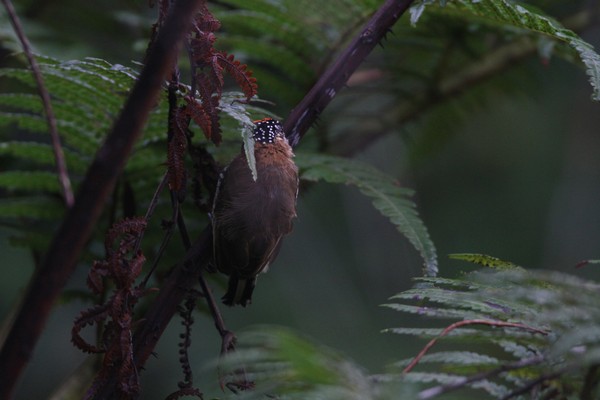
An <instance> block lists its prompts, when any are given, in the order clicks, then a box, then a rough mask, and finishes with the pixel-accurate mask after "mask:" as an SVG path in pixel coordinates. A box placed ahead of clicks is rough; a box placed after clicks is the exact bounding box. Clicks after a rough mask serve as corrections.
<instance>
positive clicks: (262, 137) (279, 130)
mask: <svg viewBox="0 0 600 400" xmlns="http://www.w3.org/2000/svg"><path fill="white" fill-rule="evenodd" d="M254 125H255V126H254V132H253V133H252V137H253V138H254V140H255V141H257V142H258V143H261V144H270V143H275V140H276V139H277V138H285V134H284V133H283V125H281V123H280V122H279V121H277V120H274V119H273V118H264V119H260V120H258V121H254Z"/></svg>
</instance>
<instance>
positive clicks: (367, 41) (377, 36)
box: [283, 0, 414, 147]
mask: <svg viewBox="0 0 600 400" xmlns="http://www.w3.org/2000/svg"><path fill="white" fill-rule="evenodd" d="M413 2H414V0H386V2H385V3H384V4H383V5H382V6H381V7H380V8H379V10H377V12H376V13H375V14H374V15H373V16H372V17H371V19H370V20H369V22H367V24H366V25H365V26H364V27H363V29H362V30H361V32H360V33H359V34H358V35H356V37H355V38H354V39H353V40H352V42H350V44H349V45H348V47H347V48H346V49H345V50H344V51H343V52H342V53H341V54H340V56H339V57H338V58H337V59H336V60H335V62H334V63H333V64H332V65H331V66H330V67H329V68H327V70H326V71H325V72H324V73H323V75H321V77H320V78H319V80H318V81H317V83H316V84H315V85H314V86H313V87H312V89H310V91H309V92H308V93H307V94H306V96H304V98H303V99H302V101H300V103H299V104H298V105H297V106H296V107H295V108H294V109H293V110H292V112H291V113H290V114H289V115H288V117H287V118H286V120H285V123H284V125H283V128H284V131H285V132H286V133H287V137H288V139H289V141H290V144H291V145H292V146H293V147H295V146H296V145H297V144H298V142H299V141H300V139H302V137H303V136H304V134H305V133H306V131H308V129H309V128H310V127H311V125H312V124H313V123H314V122H315V121H316V119H317V118H318V117H319V115H320V114H321V113H322V112H323V110H324V109H325V107H327V105H328V104H329V103H330V102H331V100H333V98H334V97H335V95H336V94H337V93H338V92H339V91H340V90H341V89H342V87H343V86H344V85H345V84H346V82H347V81H348V78H350V75H352V73H353V72H354V71H356V69H357V68H358V66H359V65H360V64H361V63H362V62H363V61H364V60H365V58H367V56H368V55H369V54H370V53H371V51H372V50H373V48H375V46H376V45H377V44H378V43H379V42H380V41H381V40H382V39H383V38H384V37H385V35H386V33H388V32H389V30H390V28H391V27H392V26H393V25H394V24H395V23H396V21H397V20H398V19H399V18H400V17H401V16H402V14H404V12H405V11H406V10H407V9H408V7H410V5H411V4H412V3H413Z"/></svg>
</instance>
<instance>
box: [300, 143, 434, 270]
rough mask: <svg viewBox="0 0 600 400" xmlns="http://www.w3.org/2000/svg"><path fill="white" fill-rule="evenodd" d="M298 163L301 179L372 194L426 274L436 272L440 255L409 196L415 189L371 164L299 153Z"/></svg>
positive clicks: (377, 206) (374, 202)
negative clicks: (329, 183) (415, 253)
mask: <svg viewBox="0 0 600 400" xmlns="http://www.w3.org/2000/svg"><path fill="white" fill-rule="evenodd" d="M296 163H297V164H298V166H299V167H300V170H301V177H302V179H305V180H309V181H317V180H324V181H326V182H331V183H343V184H346V185H353V186H356V187H357V188H358V189H359V190H360V191H361V192H362V193H363V194H365V195H366V196H368V197H370V198H371V199H372V201H373V205H374V206H375V208H376V209H377V210H379V211H380V212H381V213H382V214H383V215H384V216H386V217H388V218H389V219H390V221H391V222H392V223H393V224H394V225H396V227H397V228H398V230H399V231H400V232H401V233H402V234H403V235H404V236H405V237H406V238H407V239H408V240H409V241H410V243H411V244H412V245H413V246H414V247H415V248H416V249H417V251H418V252H419V253H420V254H421V256H422V257H423V260H424V266H425V267H424V272H425V273H424V275H426V276H435V275H436V274H437V255H436V251H435V246H434V245H433V242H432V241H431V239H430V237H429V233H428V232H427V228H426V227H425V225H424V224H423V221H422V220H421V219H420V218H419V215H418V213H417V211H416V208H415V204H414V203H413V202H412V201H411V200H409V199H408V196H410V195H411V194H412V191H410V190H408V189H404V188H401V187H400V186H399V185H398V182H397V181H396V180H395V179H393V178H392V177H390V176H387V175H385V174H383V173H381V172H380V171H378V170H376V169H375V168H373V167H371V166H370V165H368V164H364V163H360V162H358V161H355V160H349V159H345V158H341V157H333V156H324V155H315V154H298V155H297V157H296Z"/></svg>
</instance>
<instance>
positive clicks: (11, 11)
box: [2, 0, 75, 208]
mask: <svg viewBox="0 0 600 400" xmlns="http://www.w3.org/2000/svg"><path fill="white" fill-rule="evenodd" d="M2 3H4V8H6V12H7V13H8V17H9V19H10V22H11V24H12V26H13V29H14V30H15V33H16V34H17V36H18V37H19V40H20V41H21V46H22V47H23V52H25V56H26V57H27V60H28V61H29V65H30V66H31V71H32V73H33V77H34V79H35V82H36V84H37V89H38V94H39V95H40V97H41V99H42V104H43V106H44V114H45V115H46V122H47V123H48V129H49V131H50V137H51V138H52V149H53V151H54V160H55V161H56V172H57V173H58V182H59V184H60V187H61V191H62V193H63V197H64V200H65V204H66V205H67V207H68V208H71V207H72V206H73V203H74V201H75V200H74V198H73V189H72V188H71V180H70V179H69V172H68V170H67V163H66V161H65V154H64V153H63V149H62V145H61V143H60V136H59V135H58V128H57V126H56V117H55V116H54V111H53V109H52V103H51V101H50V94H49V93H48V90H47V89H46V85H45V84H44V78H43V77H42V73H41V71H40V67H39V66H38V63H37V61H36V60H35V57H34V56H33V52H32V51H31V46H30V44H29V40H28V39H27V36H26V35H25V32H24V31H23V26H22V25H21V21H20V20H19V17H18V16H17V13H16V12H15V8H14V7H13V5H12V2H11V1H10V0H2Z"/></svg>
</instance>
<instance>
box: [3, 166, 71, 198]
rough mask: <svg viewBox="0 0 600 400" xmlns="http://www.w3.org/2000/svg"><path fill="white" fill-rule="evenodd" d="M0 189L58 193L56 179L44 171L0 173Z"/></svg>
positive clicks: (50, 173)
mask: <svg viewBox="0 0 600 400" xmlns="http://www.w3.org/2000/svg"><path fill="white" fill-rule="evenodd" d="M0 187H2V188H4V189H8V190H24V191H30V192H40V191H42V192H56V193H59V192H60V188H59V185H58V177H57V175H56V174H55V173H52V172H45V171H6V172H2V173H0Z"/></svg>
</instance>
